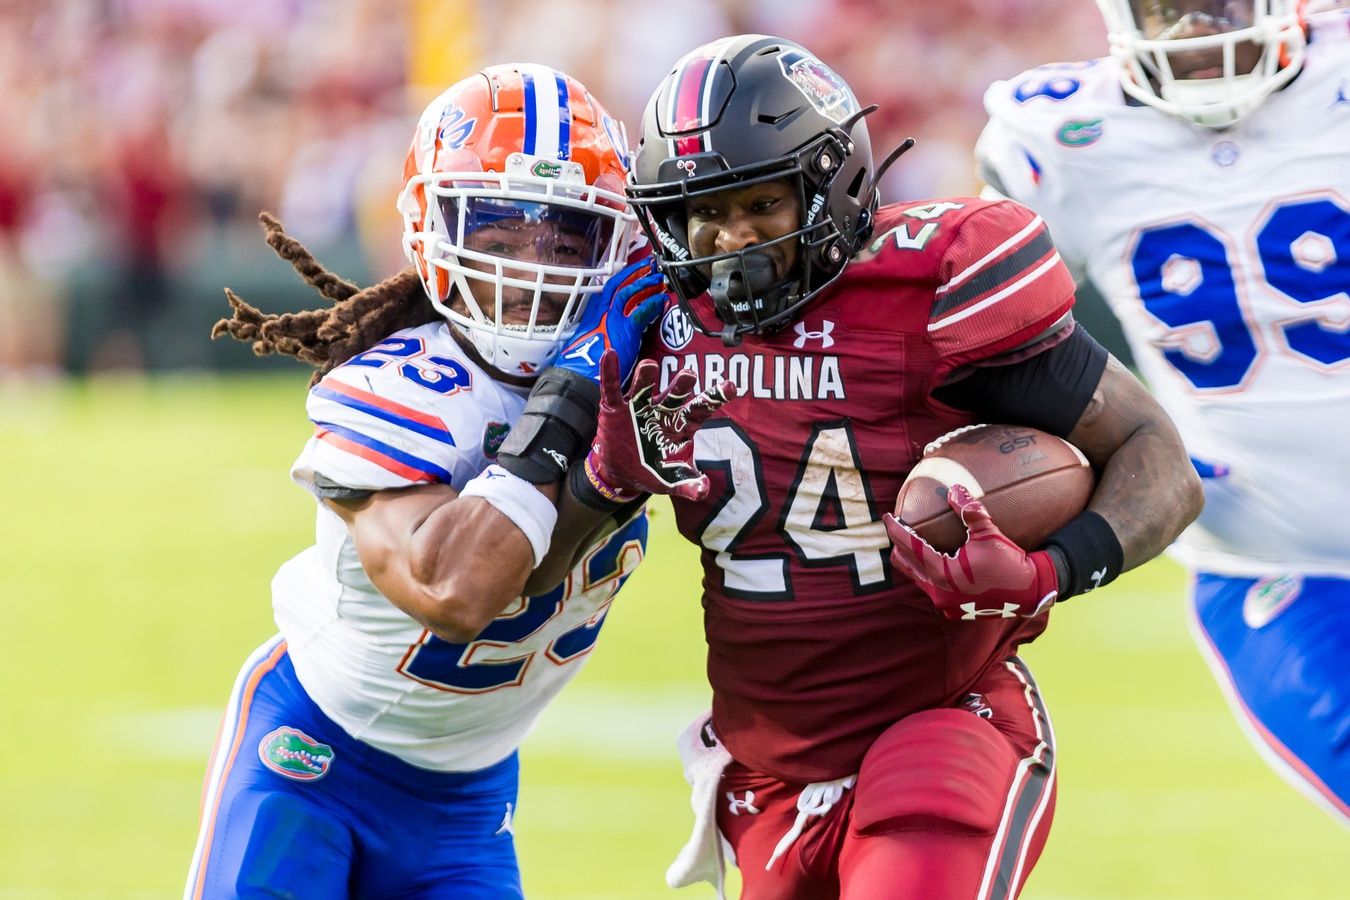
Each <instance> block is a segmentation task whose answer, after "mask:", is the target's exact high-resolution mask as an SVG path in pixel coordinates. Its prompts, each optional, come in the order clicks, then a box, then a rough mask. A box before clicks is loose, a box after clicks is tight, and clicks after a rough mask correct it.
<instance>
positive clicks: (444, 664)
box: [272, 322, 647, 771]
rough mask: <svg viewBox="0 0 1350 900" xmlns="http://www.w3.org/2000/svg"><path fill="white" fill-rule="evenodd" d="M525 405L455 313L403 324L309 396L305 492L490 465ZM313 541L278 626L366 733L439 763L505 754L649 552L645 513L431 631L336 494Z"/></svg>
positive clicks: (289, 570)
mask: <svg viewBox="0 0 1350 900" xmlns="http://www.w3.org/2000/svg"><path fill="white" fill-rule="evenodd" d="M524 405H525V396H524V392H523V391H520V390H519V389H513V388H511V387H509V386H507V385H505V384H503V383H502V382H500V381H496V380H494V379H493V378H492V377H491V376H489V375H488V374H487V373H486V372H485V371H484V370H482V369H481V368H479V367H478V366H477V365H475V364H474V363H473V362H472V361H471V360H470V359H469V358H468V357H467V356H465V354H464V353H463V351H462V350H461V349H460V347H459V345H458V343H456V342H455V340H454V338H453V337H452V336H451V334H450V332H449V329H448V327H447V326H446V325H445V324H444V323H440V322H437V323H432V324H429V325H423V326H421V327H418V328H412V329H407V330H405V331H400V332H398V333H396V334H394V335H392V336H390V337H389V338H387V339H386V340H384V341H382V342H381V343H379V344H378V345H376V346H375V347H373V348H371V349H370V350H367V351H366V352H365V353H362V354H360V355H358V356H356V357H354V358H352V359H351V360H349V361H348V362H347V363H346V364H344V365H342V366H341V367H339V368H337V369H335V370H333V371H332V372H330V373H329V374H328V375H327V376H326V377H325V378H324V379H323V380H322V381H321V382H319V384H317V385H315V386H314V387H313V388H312V389H311V390H310V392H309V399H308V403H307V409H308V412H309V417H310V419H311V420H312V421H313V422H314V437H312V438H311V439H310V440H309V442H308V443H307V444H306V445H305V448H304V451H303V452H301V454H300V457H299V459H297V460H296V462H295V465H294V467H293V468H292V470H291V475H292V477H293V478H294V479H295V480H296V481H297V482H298V483H299V484H301V485H302V486H304V487H306V488H308V489H310V490H311V491H313V492H315V493H316V494H321V493H322V492H323V490H324V486H330V487H331V486H332V485H338V486H342V487H345V488H354V489H360V490H370V489H373V490H382V489H386V488H401V487H407V486H409V485H416V484H426V483H433V482H444V483H446V484H450V485H453V486H454V487H456V488H463V486H464V483H465V482H467V481H468V480H469V479H470V478H473V477H474V476H475V475H477V474H478V473H479V472H481V471H482V470H483V469H484V468H486V467H487V466H488V464H489V463H490V462H491V460H492V459H493V458H494V457H495V456H496V451H497V448H498V447H499V446H500V444H501V441H502V439H503V438H504V437H505V436H506V433H507V431H508V429H509V427H510V425H511V424H512V423H514V422H515V421H516V418H517V417H518V416H519V415H520V413H521V410H522V409H523V408H524ZM316 531H317V539H316V542H315V545H314V546H313V547H310V548H309V549H307V550H305V551H304V552H302V553H300V554H299V555H298V556H296V557H295V558H294V559H292V560H290V561H289V562H287V563H286V564H285V565H283V566H282V567H281V570H280V571H279V572H277V575H276V578H275V579H274V580H273V582H272V595H273V605H274V607H275V612H276V620H277V625H278V626H279V627H280V629H281V633H282V634H283V635H284V636H285V638H286V640H287V643H288V645H289V652H290V655H291V659H292V661H293V662H294V664H295V671H296V674H297V675H298V677H299V678H300V682H301V683H302V684H303V685H304V687H305V690H306V691H307V692H308V693H309V695H310V697H312V698H313V700H314V702H315V703H317V704H318V706H319V708H320V709H322V710H323V711H324V713H325V714H326V715H328V716H329V718H331V719H333V720H334V721H335V722H337V723H338V724H339V725H341V726H342V727H343V729H345V730H346V731H347V732H348V733H349V734H351V735H352V736H353V737H355V738H358V739H360V740H362V741H365V742H367V743H369V744H371V745H373V746H375V747H378V748H379V749H381V750H385V751H387V752H389V753H392V754H394V755H396V756H398V757H400V758H402V759H404V760H406V761H407V762H409V763H412V764H413V765H416V766H421V767H422V768H427V769H436V770H443V771H471V770H475V769H481V768H484V767H486V766H490V765H492V764H493V763H496V762H498V761H499V760H501V759H503V758H505V757H506V756H507V755H509V754H510V753H511V751H513V750H515V749H516V747H517V746H518V745H519V743H520V741H521V739H522V738H523V737H524V736H525V733H526V732H527V731H528V730H529V728H530V726H531V725H532V724H533V722H534V720H535V718H536V717H537V716H538V714H539V712H540V711H541V710H542V709H543V707H544V706H545V705H546V704H547V703H548V701H549V700H551V699H552V698H553V696H554V695H555V694H557V693H558V691H559V690H561V689H562V687H563V685H564V684H566V683H567V681H568V680H569V679H571V678H572V676H574V675H575V674H576V673H577V671H578V669H580V667H581V664H582V662H583V661H584V660H585V658H586V656H587V654H588V653H589V651H590V649H591V646H592V645H593V644H594V642H595V639H596V637H597V636H598V634H599V630H600V626H601V624H602V623H603V621H604V618H605V613H606V612H607V610H608V608H609V604H610V601H611V600H612V599H613V597H614V594H615V593H616V592H617V591H618V589H619V586H620V585H621V584H622V583H623V581H624V580H625V579H626V578H627V577H628V575H629V574H631V573H632V571H633V570H634V569H635V568H636V567H637V564H638V563H639V562H640V561H641V558H642V554H643V548H644V546H645V543H646V531H647V520H646V516H645V513H641V514H639V515H638V516H637V517H636V518H635V519H633V520H632V521H631V522H629V523H628V524H627V525H625V526H624V527H622V528H620V529H619V531H618V532H616V533H615V534H614V535H613V536H611V537H610V538H609V539H608V540H606V541H604V542H602V543H601V544H599V545H597V546H596V547H594V548H592V549H591V550H590V551H589V552H588V553H587V554H586V555H585V557H584V559H583V560H582V562H581V563H580V564H579V565H578V566H577V568H576V569H575V570H574V571H573V572H572V574H571V575H569V577H568V578H567V580H566V581H565V582H564V583H563V585H561V586H560V587H558V588H557V589H555V590H554V591H552V592H551V593H549V594H546V595H543V596H540V597H532V598H521V599H519V600H517V601H516V602H515V604H514V605H513V606H512V607H510V608H508V609H507V610H505V611H504V612H503V613H502V615H501V616H499V617H498V618H497V619H496V620H494V621H493V622H492V623H491V624H490V625H489V626H488V628H487V629H486V630H484V631H483V633H482V634H480V635H479V636H478V639H477V640H475V641H473V642H472V643H469V644H451V643H448V642H446V641H443V640H441V639H440V638H437V637H435V636H433V635H432V634H430V633H429V632H428V631H427V630H426V629H424V628H423V627H422V626H421V625H420V624H418V623H417V622H416V621H414V620H413V619H412V618H410V617H409V616H407V615H406V614H404V613H403V612H401V611H400V610H399V609H398V608H397V607H395V606H394V605H393V604H392V603H390V602H389V601H388V600H387V599H385V598H384V596H382V595H381V594H380V593H379V591H378V590H376V588H375V587H374V585H372V584H371V582H370V579H369V578H368V577H367V576H366V573H365V570H364V569H362V568H361V564H360V562H359V560H358V559H357V555H356V548H355V547H354V546H353V543H352V539H351V535H350V534H349V532H348V531H347V527H346V525H345V524H344V523H343V522H342V520H341V519H340V518H338V517H337V515H335V514H334V513H332V512H330V511H329V510H328V509H327V508H326V507H324V506H323V505H322V504H321V505H320V506H319V511H318V524H317V528H316Z"/></svg>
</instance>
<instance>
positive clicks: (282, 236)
mask: <svg viewBox="0 0 1350 900" xmlns="http://www.w3.org/2000/svg"><path fill="white" fill-rule="evenodd" d="M258 221H259V222H261V223H262V226H263V230H264V231H265V232H266V235H267V244H268V246H270V247H271V248H272V249H273V250H274V251H275V252H276V254H277V256H280V257H281V258H282V259H284V260H286V261H287V262H288V263H290V264H291V265H292V266H294V267H295V271H297V272H299V273H300V277H302V278H304V279H305V282H306V283H307V284H308V285H310V286H311V287H313V288H314V289H315V290H317V291H318V292H319V293H320V294H322V295H323V296H324V297H326V298H328V299H329V300H331V301H332V303H333V305H332V306H329V307H321V308H318V309H307V310H304V311H302V312H297V313H280V314H277V313H263V312H261V311H259V310H258V309H257V308H256V307H254V306H252V305H250V304H249V303H248V302H247V301H245V300H244V299H243V298H242V297H240V296H239V295H238V294H236V293H235V292H234V291H232V290H230V289H229V288H226V289H225V299H226V300H228V301H229V303H230V309H231V310H232V311H233V314H232V315H231V316H230V318H228V319H221V320H220V321H218V322H216V324H215V326H214V327H213V328H212V329H211V337H212V338H218V337H220V336H221V335H222V334H228V335H229V336H230V337H232V338H235V339H236V340H240V341H252V342H253V352H254V353H256V354H257V355H258V356H264V355H266V354H268V353H281V354H284V355H286V356H293V357H295V358H296V359H298V360H300V361H302V362H307V363H309V364H310V365H312V366H314V369H315V371H314V375H313V376H312V377H311V378H310V380H309V383H310V385H311V386H313V385H315V384H317V383H318V382H319V379H321V378H323V376H325V375H327V374H328V373H329V372H331V371H332V370H333V369H335V368H337V367H338V366H340V365H342V363H344V362H346V361H347V360H349V359H351V358H352V357H353V356H355V355H356V354H358V353H361V352H363V351H365V350H368V349H370V348H371V347H373V346H374V345H375V344H377V343H379V342H380V341H381V340H383V339H384V338H386V337H388V336H389V335H390V334H392V333H394V332H395V331H398V330H400V329H402V328H413V327H416V326H418V325H425V324H426V323H427V322H434V321H436V320H438V319H439V318H440V314H439V313H438V312H436V308H435V307H434V306H432V305H431V300H429V299H428V298H427V294H426V291H425V290H423V288H422V279H421V278H420V277H418V274H417V271H416V270H415V269H413V268H407V269H404V270H403V271H402V272H399V273H398V274H397V275H393V276H391V277H389V278H386V279H385V280H384V281H381V282H379V283H378V284H375V285H372V286H370V287H367V288H359V287H357V286H356V285H355V284H353V283H352V282H350V281H347V280H345V279H343V278H340V277H338V276H337V275H334V274H333V273H332V272H330V271H328V270H327V269H325V268H324V267H323V266H322V265H321V264H320V263H319V261H318V260H317V259H315V258H314V255H313V254H312V253H310V252H309V250H308V249H307V248H306V247H305V245H304V244H302V243H300V242H299V241H297V240H296V239H295V238H293V237H291V236H290V235H288V234H287V233H286V231H285V229H284V228H283V227H282V225H281V222H279V221H278V220H277V219H276V217H275V216H273V215H272V214H271V213H269V212H266V211H264V212H262V213H260V214H259V215H258Z"/></svg>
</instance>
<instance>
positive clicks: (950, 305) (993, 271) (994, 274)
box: [929, 224, 1055, 319]
mask: <svg viewBox="0 0 1350 900" xmlns="http://www.w3.org/2000/svg"><path fill="white" fill-rule="evenodd" d="M1054 249H1055V244H1054V242H1053V241H1052V240H1050V233H1049V232H1048V231H1047V230H1046V228H1045V226H1044V224H1042V225H1041V226H1040V228H1039V229H1038V230H1037V231H1035V232H1033V233H1032V234H1030V235H1029V236H1028V237H1027V238H1026V239H1025V240H1024V241H1023V242H1022V243H1021V244H1020V246H1016V247H1013V248H1009V250H1008V251H1007V252H1006V255H1004V256H1002V257H1000V258H997V259H993V260H990V261H989V262H988V263H986V264H985V265H984V266H983V267H982V268H980V269H979V270H978V271H976V272H974V273H972V274H971V275H969V276H967V277H966V278H964V280H962V281H961V282H960V283H959V284H956V286H954V287H953V286H952V282H948V284H946V285H943V287H941V288H939V289H938V294H937V298H936V300H935V301H934V303H933V309H932V312H931V313H930V314H929V318H931V319H937V318H940V317H942V316H944V315H946V314H947V313H949V312H951V311H952V310H955V309H959V308H961V307H962V306H965V305H966V304H967V303H970V302H971V301H972V300H976V299H978V298H979V297H982V296H984V295H985V294H988V293H991V292H992V291H994V290H995V289H997V288H999V287H1002V286H1003V285H1005V284H1008V283H1009V282H1012V281H1013V280H1015V279H1016V278H1017V277H1018V276H1020V275H1022V274H1023V273H1025V272H1028V271H1030V270H1031V269H1033V268H1034V267H1035V265H1036V264H1037V263H1039V262H1041V261H1043V260H1044V259H1045V257H1046V256H1047V255H1049V254H1050V253H1052V252H1053V251H1054ZM977 265H978V264H977ZM963 274H964V273H963ZM959 277H960V276H958V278H959ZM953 281H955V279H953Z"/></svg>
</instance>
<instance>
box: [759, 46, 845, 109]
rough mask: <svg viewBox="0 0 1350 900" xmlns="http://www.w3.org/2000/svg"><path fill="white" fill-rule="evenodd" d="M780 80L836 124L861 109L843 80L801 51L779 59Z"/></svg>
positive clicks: (792, 51)
mask: <svg viewBox="0 0 1350 900" xmlns="http://www.w3.org/2000/svg"><path fill="white" fill-rule="evenodd" d="M778 65H779V67H780V68H781V69H782V70H783V77H784V78H786V79H787V80H788V81H790V82H792V84H793V86H795V87H796V88H797V90H799V91H801V92H802V95H803V96H804V97H806V99H807V100H809V101H810V102H811V105H812V106H814V107H815V108H816V112H818V113H820V114H821V115H822V116H827V117H829V118H831V119H833V120H834V121H836V122H842V121H844V120H845V119H847V118H848V117H849V116H851V115H853V114H854V113H855V112H857V111H858V110H859V109H860V107H859V106H858V101H857V100H856V99H854V97H853V92H852V91H851V90H849V87H848V85H847V84H845V83H844V79H842V78H840V77H839V76H838V75H836V74H835V73H834V70H833V69H831V68H830V67H829V66H827V65H825V64H824V63H823V62H821V61H820V60H818V59H816V58H815V57H814V56H806V55H805V54H803V53H802V52H801V51H800V50H790V51H788V52H787V53H784V54H783V55H782V56H780V57H778Z"/></svg>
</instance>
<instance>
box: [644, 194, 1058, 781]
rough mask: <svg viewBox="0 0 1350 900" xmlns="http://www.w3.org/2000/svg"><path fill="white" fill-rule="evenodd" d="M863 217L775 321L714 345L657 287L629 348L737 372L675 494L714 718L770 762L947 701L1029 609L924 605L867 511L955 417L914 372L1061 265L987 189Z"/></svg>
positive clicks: (1021, 629) (956, 362)
mask: <svg viewBox="0 0 1350 900" xmlns="http://www.w3.org/2000/svg"><path fill="white" fill-rule="evenodd" d="M874 235H875V236H874V237H873V239H872V240H871V242H870V243H869V244H868V246H867V247H865V248H864V249H863V250H862V252H860V253H859V255H858V256H857V257H855V259H854V260H853V262H852V263H851V264H850V265H849V266H848V268H847V269H845V271H844V273H843V275H842V276H840V277H839V278H838V279H837V280H836V281H835V282H834V284H833V285H831V286H830V287H829V288H828V289H827V290H826V291H824V292H823V293H822V294H821V295H820V296H818V297H817V298H816V299H815V300H814V301H812V302H811V303H810V304H809V305H808V306H807V307H806V308H805V310H804V311H803V312H802V313H801V315H800V316H798V318H797V319H796V321H795V322H794V323H793V324H792V325H790V326H788V327H786V328H783V329H782V330H780V331H778V332H776V333H774V334H767V335H755V334H751V335H747V336H746V337H745V339H744V341H743V342H742V343H741V344H740V345H738V346H736V347H726V346H724V345H723V344H722V342H721V340H720V339H719V338H714V337H708V336H705V335H702V334H699V333H697V332H696V331H694V329H693V328H692V327H691V325H690V322H689V318H688V316H687V315H686V314H685V313H684V312H683V311H682V310H680V309H679V308H678V307H677V306H675V305H674V304H673V303H672V305H671V307H670V308H669V309H668V310H667V311H666V312H665V313H664V314H663V316H662V318H661V320H660V327H659V328H657V329H653V331H652V332H651V333H650V334H651V335H652V336H651V337H650V338H649V341H650V343H649V346H648V348H647V356H649V357H650V358H654V359H657V360H659V362H660V364H661V371H662V378H663V381H668V380H669V378H670V377H671V376H673V375H674V374H675V372H677V371H678V370H679V369H681V368H686V367H692V368H694V370H695V371H696V372H697V373H698V375H699V379H700V382H701V383H706V382H708V381H709V380H712V379H717V378H726V379H729V380H731V381H733V382H735V383H736V384H737V385H738V386H739V387H740V388H741V392H742V396H741V397H740V398H738V399H737V400H735V401H733V402H731V403H729V404H727V405H726V406H725V407H723V410H722V415H721V417H719V418H716V419H713V420H710V421H709V422H707V423H705V424H704V426H703V427H702V428H701V429H700V430H699V432H698V434H697V436H696V439H695V450H696V459H697V462H698V465H699V467H700V469H702V470H703V471H704V472H706V473H708V475H709V477H710V478H711V480H712V490H711V492H710V493H709V495H708V497H707V499H705V500H702V501H700V502H697V503H695V502H689V501H684V500H679V499H676V500H675V515H676V517H677V520H678V524H679V528H680V531H681V533H683V534H684V536H685V537H687V538H688V539H690V540H691V541H694V542H695V543H697V544H699V545H701V546H702V548H703V554H702V559H703V572H704V576H703V604H704V624H705V629H706V633H707V640H708V680H709V682H710V683H711V685H712V688H713V725H714V728H715V729H716V731H717V734H718V735H719V736H720V737H721V739H722V740H723V741H724V742H725V744H726V746H727V748H728V749H729V750H730V751H731V753H732V755H733V756H735V758H736V759H737V760H739V761H740V762H742V763H744V764H745V765H746V766H748V767H750V768H751V769H754V770H756V771H759V772H763V773H766V774H768V775H772V776H774V777H776V778H780V779H782V780H784V781H790V782H814V781H825V780H831V779H835V778H840V777H843V776H844V775H848V774H851V773H853V772H856V771H857V770H858V765H859V762H860V761H861V759H862V756H863V753H864V752H865V751H866V749H867V748H868V746H869V745H871V743H872V742H873V740H874V739H875V738H876V737H877V736H878V735H879V734H880V733H881V732H882V731H883V730H885V729H886V727H887V726H889V725H891V724H892V723H894V722H895V721H896V720H897V719H899V718H901V717H902V716H905V715H907V714H909V713H912V712H915V711H917V710H920V709H926V708H931V707H939V706H948V705H952V704H954V703H955V702H957V701H958V700H959V699H960V698H961V697H962V696H963V695H964V694H965V693H966V692H967V690H968V689H969V687H970V686H971V685H972V684H974V683H975V681H976V680H977V679H978V678H979V677H980V676H981V675H982V674H983V673H984V672H985V670H986V669H987V667H988V666H989V665H991V664H992V663H994V662H995V661H997V660H999V659H1002V658H1004V657H1005V656H1006V655H1007V654H1008V653H1009V652H1011V650H1012V649H1013V647H1015V646H1016V645H1017V644H1018V643H1019V642H1023V641H1026V640H1030V639H1031V638H1032V637H1034V636H1035V635H1036V634H1038V633H1039V632H1040V630H1041V629H1042V628H1043V627H1044V617H1041V618H1038V619H1035V620H1021V619H1015V620H1005V619H994V620H990V619H980V620H978V621H975V622H966V621H950V620H947V619H945V618H944V617H943V616H942V615H941V614H940V613H939V612H938V611H937V610H936V609H935V608H934V607H933V605H932V602H931V601H930V600H929V599H928V597H927V596H926V595H925V594H924V593H923V592H922V591H920V590H919V589H918V587H916V586H915V585H914V584H913V583H912V582H911V581H909V579H908V578H906V577H905V576H904V575H903V574H902V573H900V572H898V571H896V570H894V569H893V568H892V567H891V564H890V560H889V548H890V544H889V541H888V540H887V537H886V531H885V529H884V527H883V526H882V522H881V516H882V513H885V512H888V511H890V509H891V508H892V506H893V504H894V501H895V496H896V494H897V493H898V492H899V490H900V485H901V482H903V481H904V479H905V476H906V475H908V474H909V471H910V469H911V468H912V467H913V465H914V463H915V462H916V461H917V460H918V459H919V457H920V455H921V454H922V452H923V448H924V445H925V444H927V443H928V442H929V441H932V440H933V439H934V438H937V437H938V436H940V435H942V434H945V433H946V432H948V431H951V430H952V429H954V428H957V427H960V426H962V425H967V424H971V423H972V421H973V420H972V417H971V415H970V414H968V413H966V412H963V411H961V410H958V409H954V408H952V407H949V406H945V405H943V404H942V403H940V402H939V401H937V400H936V399H934V397H933V391H934V390H935V389H936V388H937V387H938V386H939V385H941V384H942V383H943V381H944V379H946V378H947V377H948V376H949V375H950V374H951V373H952V371H953V370H954V369H956V368H958V367H961V366H965V365H969V364H972V363H977V362H979V361H980V360H984V359H988V358H990V357H994V356H997V355H999V354H1003V353H1007V352H1008V351H1009V350H1012V349H1014V348H1019V347H1021V346H1023V345H1026V344H1027V343H1028V342H1030V341H1034V340H1035V339H1036V338H1038V337H1040V336H1042V335H1045V334H1047V333H1048V332H1050V331H1052V329H1053V328H1054V326H1055V324H1056V323H1058V322H1060V321H1063V320H1066V314H1067V313H1068V311H1069V308H1070V307H1071V306H1072V304H1073V288H1074V285H1073V280H1072V278H1071V277H1070V275H1069V273H1068V271H1067V270H1066V269H1065V268H1064V265H1063V263H1061V262H1060V260H1059V255H1058V254H1057V253H1056V252H1055V249H1054V247H1053V245H1052V244H1051V242H1050V238H1049V236H1048V234H1047V232H1046V229H1045V226H1044V224H1043V223H1042V222H1041V220H1040V219H1039V218H1038V217H1036V216H1035V215H1034V214H1033V213H1032V212H1030V211H1029V210H1027V209H1026V208H1025V207H1022V206H1020V205H1018V204H1015V203H1011V202H1007V201H1005V202H999V203H989V202H986V201H982V200H975V199H968V198H962V199H958V200H947V201H936V202H933V201H929V202H924V203H909V204H902V205H895V206H888V207H885V208H883V209H882V210H881V211H880V214H879V215H878V217H877V225H876V230H875V232H874ZM695 302H696V303H698V304H701V305H700V307H699V312H700V313H701V314H704V311H705V309H706V314H704V321H709V322H711V321H716V319H715V316H714V315H713V314H712V309H711V303H710V301H709V299H708V298H707V296H706V295H705V296H703V297H701V298H699V299H698V300H697V301H695Z"/></svg>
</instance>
